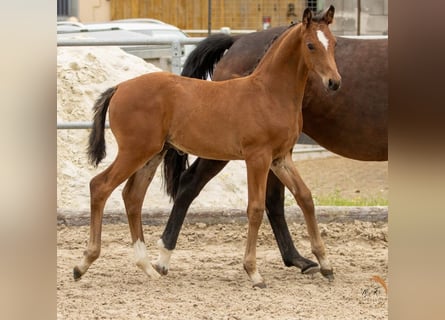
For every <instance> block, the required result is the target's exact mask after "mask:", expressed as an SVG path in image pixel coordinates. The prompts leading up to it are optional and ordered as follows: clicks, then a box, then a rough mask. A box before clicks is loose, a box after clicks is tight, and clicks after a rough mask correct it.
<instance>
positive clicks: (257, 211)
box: [244, 154, 271, 288]
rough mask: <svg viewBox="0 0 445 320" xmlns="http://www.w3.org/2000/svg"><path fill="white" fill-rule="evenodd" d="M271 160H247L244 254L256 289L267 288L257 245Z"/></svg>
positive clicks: (260, 158)
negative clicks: (246, 219) (262, 274)
mask: <svg viewBox="0 0 445 320" xmlns="http://www.w3.org/2000/svg"><path fill="white" fill-rule="evenodd" d="M270 162H271V159H269V158H268V157H266V156H261V155H256V154H255V155H252V156H250V157H249V158H248V159H246V167H247V187H248V204H247V218H248V221H249V223H248V231H247V243H246V251H245V254H244V270H246V272H247V274H248V275H249V277H250V279H251V280H252V282H253V286H254V287H259V288H265V287H266V284H265V282H264V280H263V277H262V276H261V274H260V273H259V272H258V269H257V267H256V243H257V239H258V230H259V228H260V226H261V222H262V220H263V214H264V209H265V197H266V184H267V172H268V170H269V167H270Z"/></svg>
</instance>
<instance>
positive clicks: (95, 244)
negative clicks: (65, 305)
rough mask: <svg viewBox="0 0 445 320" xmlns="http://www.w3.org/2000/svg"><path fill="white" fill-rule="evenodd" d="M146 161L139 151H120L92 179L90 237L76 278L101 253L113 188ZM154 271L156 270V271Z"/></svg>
mask: <svg viewBox="0 0 445 320" xmlns="http://www.w3.org/2000/svg"><path fill="white" fill-rule="evenodd" d="M148 158H149V157H148ZM146 161H147V158H146V157H144V156H141V155H140V154H138V153H137V152H125V153H124V154H122V153H120V152H119V153H118V155H117V157H116V159H115V160H114V162H113V163H112V164H111V165H110V166H109V167H108V168H107V169H105V170H104V171H103V172H102V173H100V174H98V175H97V176H95V177H94V178H93V179H91V181H90V198H91V200H90V201H91V204H90V205H91V221H90V239H89V242H88V246H87V249H86V250H85V252H84V256H83V259H82V261H81V262H80V264H78V265H77V266H75V267H74V270H73V276H74V279H75V280H79V279H80V277H81V276H82V275H83V274H84V273H85V272H86V271H87V270H88V268H89V267H90V266H91V264H92V263H93V262H94V261H95V260H96V259H97V258H98V257H99V255H100V246H101V233H102V217H103V211H104V207H105V202H106V201H107V199H108V197H109V196H110V194H111V193H112V192H113V190H114V189H116V187H117V186H118V185H119V184H121V183H122V182H124V181H125V180H126V179H127V178H128V177H129V176H130V175H132V174H133V173H134V172H135V171H136V170H138V169H139V168H140V167H141V166H143V165H144V164H145V162H146ZM154 273H156V272H155V271H154Z"/></svg>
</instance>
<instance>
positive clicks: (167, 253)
mask: <svg viewBox="0 0 445 320" xmlns="http://www.w3.org/2000/svg"><path fill="white" fill-rule="evenodd" d="M227 163H228V162H227V161H219V160H206V159H202V158H198V159H196V160H195V161H194V162H193V164H192V165H191V166H190V168H188V169H187V170H186V171H184V172H183V173H182V175H181V179H180V182H179V187H178V192H177V195H176V198H175V203H174V205H173V209H172V212H171V214H170V216H169V218H168V221H167V225H166V226H165V229H164V232H163V233H162V236H161V238H160V239H159V240H158V247H159V250H160V251H159V257H158V259H157V260H156V261H154V262H153V265H154V267H155V268H156V270H157V271H158V272H159V273H160V274H162V275H166V274H167V273H168V269H169V263H170V257H171V254H172V251H173V250H174V249H175V247H176V242H177V240H178V236H179V232H180V231H181V227H182V224H183V223H184V219H185V215H186V214H187V210H188V208H189V207H190V204H191V203H192V201H193V199H195V198H196V197H197V196H198V195H199V193H200V192H201V190H202V188H204V186H205V185H206V184H207V182H209V181H210V180H211V179H212V178H213V177H214V176H216V175H217V174H218V173H219V172H220V171H221V170H222V169H223V168H224V167H225V166H226V164H227Z"/></svg>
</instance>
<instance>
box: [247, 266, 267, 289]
mask: <svg viewBox="0 0 445 320" xmlns="http://www.w3.org/2000/svg"><path fill="white" fill-rule="evenodd" d="M249 277H250V279H251V280H252V282H253V286H254V287H255V286H259V287H262V286H264V280H263V277H261V275H260V273H259V272H258V271H257V270H255V272H253V273H252V274H250V275H249Z"/></svg>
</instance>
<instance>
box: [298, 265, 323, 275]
mask: <svg viewBox="0 0 445 320" xmlns="http://www.w3.org/2000/svg"><path fill="white" fill-rule="evenodd" d="M317 272H320V267H319V266H318V264H316V263H314V264H313V265H310V266H307V267H305V268H303V269H301V273H302V274H314V273H317Z"/></svg>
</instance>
